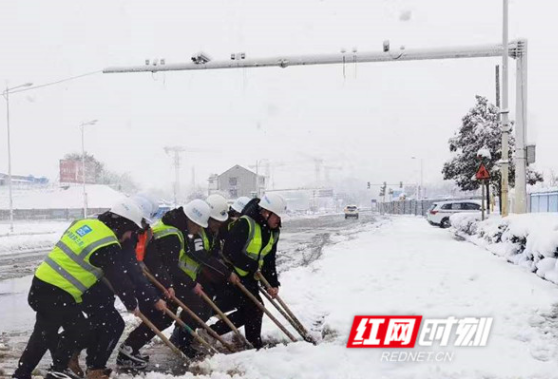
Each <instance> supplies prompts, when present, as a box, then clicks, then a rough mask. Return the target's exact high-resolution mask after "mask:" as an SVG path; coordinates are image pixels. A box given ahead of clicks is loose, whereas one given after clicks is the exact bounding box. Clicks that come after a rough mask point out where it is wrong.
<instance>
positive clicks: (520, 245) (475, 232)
mask: <svg viewBox="0 0 558 379" xmlns="http://www.w3.org/2000/svg"><path fill="white" fill-rule="evenodd" d="M451 223H452V226H453V227H454V228H455V230H456V231H457V232H458V233H460V234H461V235H462V236H464V237H466V238H467V239H468V240H470V241H472V242H474V243H476V244H478V245H480V246H484V247H485V248H487V249H488V250H490V251H491V252H493V253H494V254H496V255H499V256H502V257H504V258H506V259H507V260H508V261H509V262H511V263H515V264H518V265H522V266H524V267H527V268H528V269H529V270H531V271H533V272H535V273H536V274H537V275H538V276H540V277H542V278H545V279H547V280H550V281H551V282H553V283H556V284H558V265H557V264H556V258H557V257H558V214H557V213H529V214H522V215H510V216H508V217H506V218H501V217H500V216H498V215H496V216H492V217H490V218H488V219H487V220H485V221H480V215H474V214H460V215H454V216H452V218H451Z"/></svg>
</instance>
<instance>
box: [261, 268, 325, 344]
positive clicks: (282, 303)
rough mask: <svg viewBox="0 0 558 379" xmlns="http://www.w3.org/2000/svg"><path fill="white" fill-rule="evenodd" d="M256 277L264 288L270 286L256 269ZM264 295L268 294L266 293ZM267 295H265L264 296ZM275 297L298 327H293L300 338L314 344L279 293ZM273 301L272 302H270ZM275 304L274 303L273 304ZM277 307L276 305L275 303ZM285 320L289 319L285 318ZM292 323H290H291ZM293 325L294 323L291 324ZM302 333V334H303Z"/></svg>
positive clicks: (313, 340) (314, 341)
mask: <svg viewBox="0 0 558 379" xmlns="http://www.w3.org/2000/svg"><path fill="white" fill-rule="evenodd" d="M256 279H259V280H260V281H261V282H262V283H263V284H264V286H265V288H266V289H268V288H272V287H271V284H269V282H268V281H267V279H266V278H264V276H263V275H262V274H261V273H260V272H259V271H258V272H256ZM266 295H268V294H267V293H266ZM266 297H267V296H266ZM275 299H276V300H277V302H278V303H279V304H281V306H282V307H283V309H284V310H285V312H287V314H288V315H289V316H290V320H292V321H293V322H294V323H295V324H296V325H297V326H298V327H295V329H296V330H297V331H298V332H299V333H301V332H302V333H301V336H302V338H304V340H305V341H307V342H310V343H313V344H314V345H316V343H317V342H316V340H315V339H314V338H312V336H310V334H309V333H308V331H307V330H306V328H304V326H303V325H302V323H301V322H300V320H299V319H298V318H297V317H296V316H295V315H294V313H293V312H292V311H291V310H290V308H289V307H287V304H285V302H283V300H282V299H281V298H280V297H279V295H277V296H276V297H275ZM272 303H273V302H272ZM274 305H275V304H274ZM275 306H276V307H277V305H275ZM287 320H289V319H288V318H287ZM291 324H292V323H291ZM293 326H295V325H293ZM303 334H304V335H303Z"/></svg>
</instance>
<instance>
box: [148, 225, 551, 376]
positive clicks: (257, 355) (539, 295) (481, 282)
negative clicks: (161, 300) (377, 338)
mask: <svg viewBox="0 0 558 379" xmlns="http://www.w3.org/2000/svg"><path fill="white" fill-rule="evenodd" d="M335 242H336V243H335V244H334V245H332V246H328V247H326V248H325V249H324V252H323V256H322V258H321V259H320V260H318V261H316V262H314V263H313V264H311V265H309V266H307V267H299V268H295V269H292V270H290V271H287V272H285V273H283V274H282V276H281V278H280V279H281V282H282V287H281V295H282V296H283V299H284V300H285V301H286V302H287V303H288V304H289V305H290V306H291V307H292V309H293V310H294V312H295V313H296V314H297V315H299V317H300V319H301V321H302V322H303V324H305V325H306V326H307V327H308V328H309V329H311V333H313V335H314V336H315V337H317V338H319V339H320V344H319V345H317V346H313V345H311V344H309V343H306V342H297V343H290V344H288V345H286V346H281V345H279V346H277V347H275V348H271V349H268V350H262V351H259V352H255V351H246V352H242V353H238V354H233V355H218V356H214V357H213V358H210V359H207V360H206V361H204V362H202V363H199V364H198V365H197V367H196V368H195V371H196V372H197V373H199V374H200V375H199V376H196V377H199V378H214V379H216V378H277V379H279V378H280V379H284V378H302V379H305V378H312V379H313V378H369V377H377V378H418V377H420V378H444V379H447V378H483V377H485V378H486V377H490V378H511V377H513V378H520V377H524V378H535V377H539V378H551V377H558V376H557V375H556V372H557V369H558V365H557V359H556V358H557V353H558V350H557V347H558V338H556V337H557V336H556V334H557V332H556V331H555V326H556V325H555V324H556V321H555V318H556V314H557V310H556V309H555V308H554V305H553V304H554V303H555V302H556V299H557V298H558V288H557V287H556V286H555V285H553V284H551V283H549V282H546V281H543V280H540V279H539V278H537V277H536V276H533V275H530V274H529V273H528V272H526V271H524V270H521V269H519V268H517V267H515V266H512V265H509V264H507V263H506V262H505V261H503V260H501V259H499V258H497V257H495V256H493V255H492V254H489V253H487V252H486V250H484V249H482V248H479V247H476V246H474V245H472V244H469V243H465V242H462V241H457V240H455V239H454V237H453V236H452V234H451V233H448V232H447V231H446V230H441V229H439V228H433V227H431V226H429V225H428V224H427V223H426V222H425V221H424V220H423V219H421V218H414V217H399V218H393V219H391V221H390V222H388V223H386V224H384V225H382V226H380V227H378V225H376V226H369V227H367V228H366V229H365V230H364V231H363V232H362V233H360V234H358V235H357V236H356V238H355V236H352V237H350V238H344V237H343V236H338V240H337V241H335ZM355 315H423V316H424V317H426V318H445V317H449V316H455V317H458V318H461V317H473V316H474V317H494V323H493V327H492V333H491V336H490V338H489V340H488V345H487V346H486V347H477V348H472V347H458V348H455V347H452V348H442V347H436V346H434V347H432V348H425V347H421V348H415V349H414V351H424V352H430V351H433V352H450V353H453V354H454V356H453V360H452V361H451V362H382V361H381V355H382V352H383V351H384V350H383V349H348V348H346V347H345V346H346V344H347V339H348V334H349V330H350V328H351V325H352V322H353V317H354V316H355ZM264 320H265V322H264V337H265V338H266V339H272V340H278V339H282V340H286V339H285V337H283V336H282V335H281V332H280V331H278V330H277V328H276V327H275V326H274V325H273V324H272V323H271V322H270V321H269V320H268V319H264ZM407 351H408V350H407ZM166 376H167V375H165V374H161V373H149V374H147V375H146V378H147V379H161V378H163V377H166ZM185 377H186V378H191V377H194V374H191V373H188V374H186V375H185Z"/></svg>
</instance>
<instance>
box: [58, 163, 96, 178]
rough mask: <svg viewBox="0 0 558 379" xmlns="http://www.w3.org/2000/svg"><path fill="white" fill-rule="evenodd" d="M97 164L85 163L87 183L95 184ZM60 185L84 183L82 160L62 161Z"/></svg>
mask: <svg viewBox="0 0 558 379" xmlns="http://www.w3.org/2000/svg"><path fill="white" fill-rule="evenodd" d="M95 174H96V172H95V163H94V162H85V183H87V184H95V176H96V175H95ZM60 183H83V164H82V162H81V160H76V159H61V160H60Z"/></svg>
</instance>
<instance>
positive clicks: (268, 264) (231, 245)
mask: <svg viewBox="0 0 558 379" xmlns="http://www.w3.org/2000/svg"><path fill="white" fill-rule="evenodd" d="M258 203H259V199H253V200H251V201H250V202H249V203H248V204H247V205H246V207H245V208H244V211H243V212H242V214H243V215H246V216H249V217H251V218H252V219H253V220H254V221H255V222H256V223H257V224H259V225H260V227H261V229H262V246H266V245H267V243H268V242H269V238H270V237H271V233H273V232H277V233H278V232H279V230H275V231H272V230H271V229H269V226H268V225H267V222H266V220H265V219H264V218H263V217H262V216H261V214H260V210H261V208H260V207H259V205H258ZM249 233H250V227H249V224H248V221H247V220H245V219H242V218H241V219H239V220H238V221H236V222H235V224H234V226H233V227H232V229H231V230H230V232H229V233H228V236H227V238H226V240H225V245H224V247H223V255H224V257H225V258H226V259H227V260H228V261H230V262H231V263H232V264H233V265H234V266H236V267H238V268H240V269H241V270H244V271H248V272H249V273H250V274H248V276H249V277H253V274H254V273H255V272H256V271H257V270H258V268H259V266H258V262H257V261H255V260H253V259H251V258H250V257H248V256H247V255H246V254H244V252H243V250H244V246H246V243H247V242H248V238H249ZM276 252H277V242H276V243H275V244H274V245H273V248H272V249H271V251H270V252H269V254H267V255H266V257H265V259H264V264H263V267H262V270H261V272H262V274H263V276H264V277H265V278H266V279H267V280H268V281H269V284H271V286H272V287H278V286H280V285H281V283H279V280H278V277H277V269H276V266H275V256H276Z"/></svg>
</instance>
